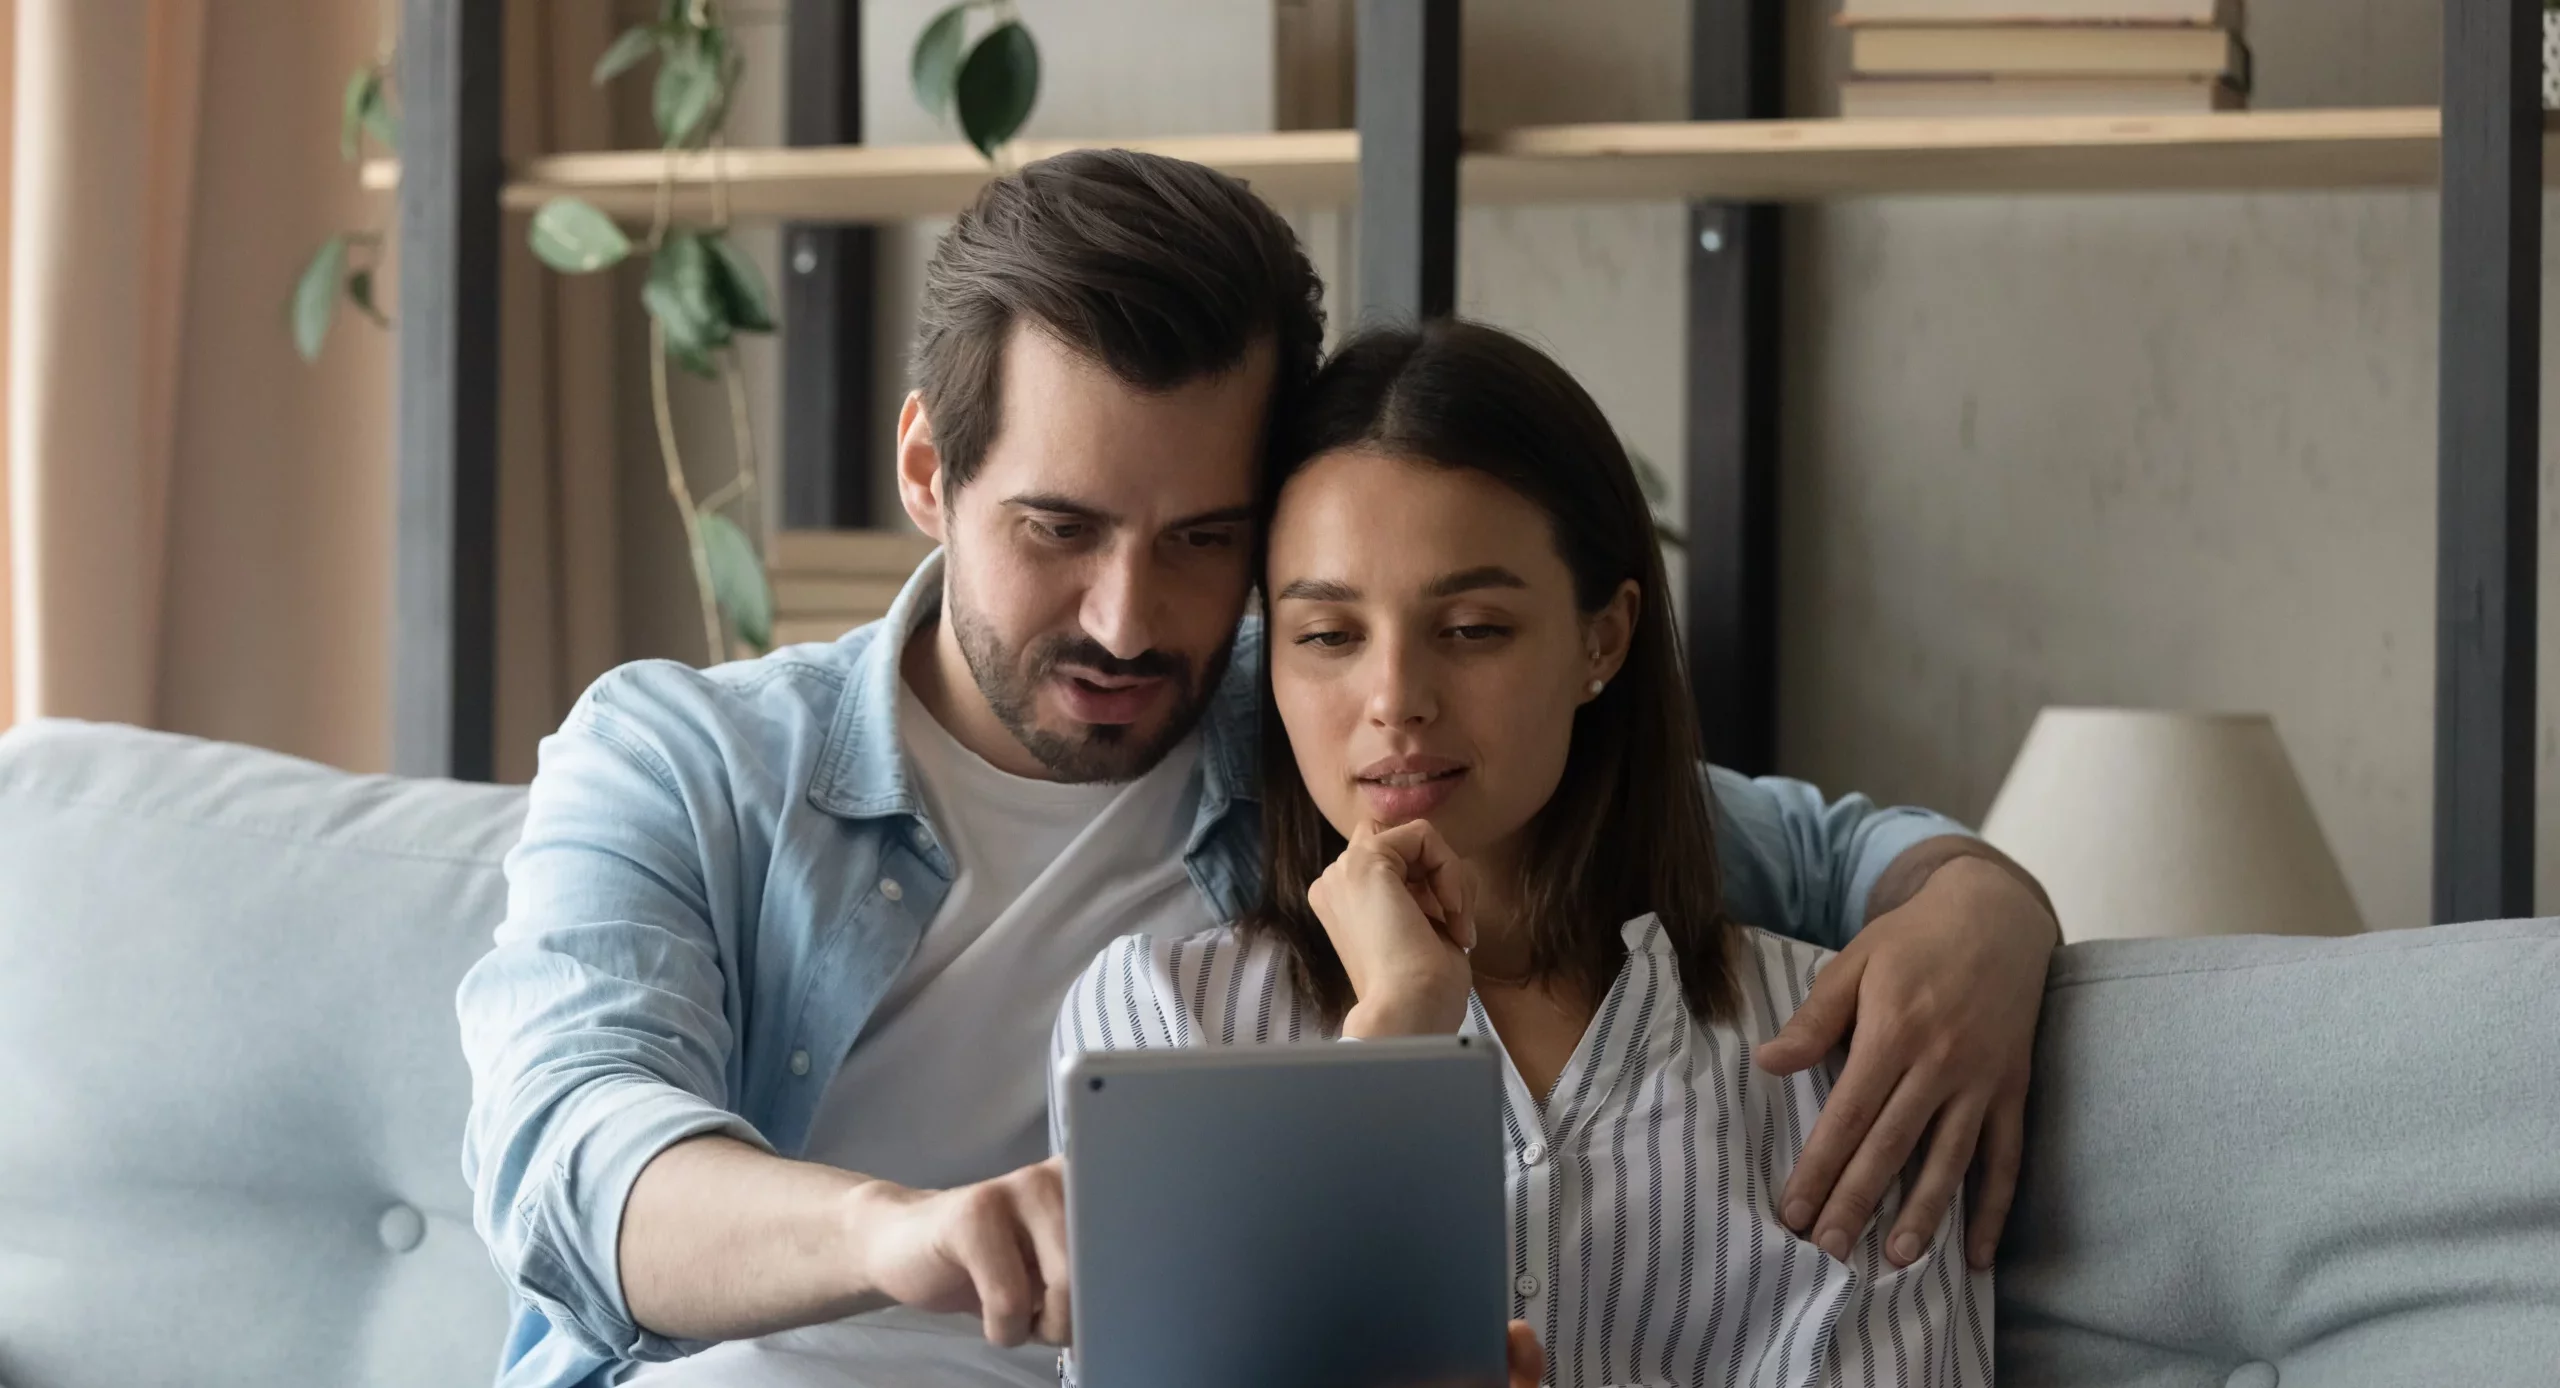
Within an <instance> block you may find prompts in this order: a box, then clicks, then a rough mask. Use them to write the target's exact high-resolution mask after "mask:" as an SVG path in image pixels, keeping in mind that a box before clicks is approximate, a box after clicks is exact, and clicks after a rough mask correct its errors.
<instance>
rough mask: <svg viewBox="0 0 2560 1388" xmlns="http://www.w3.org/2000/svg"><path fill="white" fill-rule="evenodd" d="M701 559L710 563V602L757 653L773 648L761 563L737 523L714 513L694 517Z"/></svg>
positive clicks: (769, 605) (769, 596) (770, 613)
mask: <svg viewBox="0 0 2560 1388" xmlns="http://www.w3.org/2000/svg"><path fill="white" fill-rule="evenodd" d="M696 519H697V520H699V521H700V522H701V525H702V548H703V551H704V556H705V557H706V558H708V559H709V560H710V561H711V600H712V601H713V602H715V603H718V604H719V605H720V611H721V614H722V615H724V616H726V617H727V618H728V619H729V624H730V625H731V626H733V627H735V628H736V629H737V632H738V635H739V636H740V637H741V638H743V639H744V640H745V641H746V643H747V644H748V645H750V646H753V647H754V648H755V649H756V650H757V651H758V652H759V653H761V652H763V651H767V650H771V649H772V648H773V589H772V588H771V587H770V586H768V585H767V584H766V582H765V576H764V562H763V561H762V560H760V559H758V558H757V557H756V547H755V546H754V545H753V544H750V543H749V542H748V540H747V532H746V531H744V530H741V529H739V528H738V524H737V522H735V521H733V520H731V519H729V518H728V517H727V516H724V515H721V514H719V513H718V512H715V511H701V512H697V513H696Z"/></svg>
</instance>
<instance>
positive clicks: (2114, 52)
mask: <svg viewBox="0 0 2560 1388" xmlns="http://www.w3.org/2000/svg"><path fill="white" fill-rule="evenodd" d="M2240 5H2241V0H1843V3H1842V7H1841V15H1840V24H1841V27H1843V28H1845V29H1846V30H1848V33H1849V77H1848V79H1847V80H1846V81H1844V82H1843V83H1842V84H1841V87H1840V114H1842V115H1844V116H1851V117H1858V116H1967V115H2021V116H2024V115H2044V116H2054V115H2121V114H2140V115H2157V114H2164V113H2180V112H2199V111H2229V110H2237V109H2239V108H2240V107H2242V106H2245V105H2247V104H2248V94H2249V49H2248V46H2247V45H2246V44H2244V43H2242V42H2241V39H2240Z"/></svg>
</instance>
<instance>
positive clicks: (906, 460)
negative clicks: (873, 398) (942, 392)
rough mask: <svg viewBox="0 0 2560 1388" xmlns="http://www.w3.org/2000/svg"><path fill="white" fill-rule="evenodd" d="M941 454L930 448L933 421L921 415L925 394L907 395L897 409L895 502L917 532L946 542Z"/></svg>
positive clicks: (932, 447) (920, 392)
mask: <svg viewBox="0 0 2560 1388" xmlns="http://www.w3.org/2000/svg"><path fill="white" fill-rule="evenodd" d="M947 500H948V498H946V497H944V496H943V494H942V450H941V449H938V448H936V447H934V445H933V420H932V419H931V418H930V417H928V416H927V415H926V414H925V412H924V393H923V392H922V391H914V390H911V391H908V392H907V403H905V404H904V405H901V406H899V407H898V502H899V504H900V505H903V506H905V507H906V508H907V519H909V520H911V521H914V522H915V523H916V529H918V530H921V531H923V532H924V533H925V534H927V535H930V536H932V537H933V538H934V539H936V540H941V541H945V542H948V541H949V539H950V537H949V536H948V535H945V534H943V533H942V527H943V520H944V516H943V506H944V503H945V502H946V501H947Z"/></svg>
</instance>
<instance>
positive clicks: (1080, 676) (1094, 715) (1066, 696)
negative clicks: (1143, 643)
mask: <svg viewBox="0 0 2560 1388" xmlns="http://www.w3.org/2000/svg"><path fill="white" fill-rule="evenodd" d="M1056 680H1057V688H1058V693H1059V696H1060V698H1061V700H1062V701H1063V702H1064V703H1065V704H1066V706H1067V716H1068V717H1070V718H1072V719H1074V720H1075V721H1077V722H1079V723H1089V724H1129V723H1135V722H1137V721H1138V720H1139V719H1141V718H1143V717H1145V716H1146V713H1147V710H1148V709H1149V708H1151V707H1153V706H1154V704H1155V702H1156V696H1157V694H1158V693H1159V692H1160V691H1162V690H1163V689H1165V688H1166V687H1167V686H1168V685H1169V684H1170V683H1171V681H1169V680H1167V679H1166V678H1165V677H1164V676H1162V675H1107V674H1104V673H1102V672H1101V671H1099V670H1086V669H1076V668H1074V667H1070V666H1061V667H1059V669H1058V671H1057V674H1056Z"/></svg>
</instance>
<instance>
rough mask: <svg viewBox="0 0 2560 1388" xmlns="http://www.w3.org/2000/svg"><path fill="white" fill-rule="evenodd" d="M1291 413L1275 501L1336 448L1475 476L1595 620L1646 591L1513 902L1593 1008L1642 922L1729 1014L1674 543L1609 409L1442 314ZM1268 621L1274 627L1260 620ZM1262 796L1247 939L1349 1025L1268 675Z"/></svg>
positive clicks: (1346, 349) (1358, 352)
mask: <svg viewBox="0 0 2560 1388" xmlns="http://www.w3.org/2000/svg"><path fill="white" fill-rule="evenodd" d="M1293 413H1294V416H1295V417H1294V419H1292V420H1291V421H1290V422H1289V424H1288V425H1287V426H1286V427H1285V428H1284V429H1283V430H1282V431H1281V433H1280V438H1281V446H1280V448H1279V450H1278V451H1277V452H1276V453H1275V455H1274V457H1273V459H1272V466H1271V469H1270V474H1269V476H1268V478H1267V480H1266V491H1267V493H1268V496H1269V498H1271V499H1276V498H1277V497H1278V495H1279V493H1280V490H1281V488H1283V487H1285V486H1286V485H1287V483H1288V481H1289V478H1290V477H1292V476H1293V475H1295V474H1296V472H1297V471H1298V469H1300V468H1302V467H1304V466H1305V465H1306V464H1307V462H1308V461H1310V460H1312V459H1314V458H1316V457H1319V456H1321V455H1323V454H1326V453H1330V452H1333V451H1335V450H1338V449H1344V448H1353V447H1365V448H1372V449H1376V450H1378V451H1380V452H1384V453H1388V454H1392V455H1394V456H1396V457H1400V458H1408V459H1412V460H1415V461H1418V462H1424V463H1429V464H1433V465H1436V466H1439V467H1447V468H1465V469H1469V470H1471V471H1475V472H1481V473H1483V474H1485V475H1486V476H1489V477H1491V478H1493V479H1494V480H1495V481H1497V482H1500V483H1502V484H1503V485H1504V486H1506V487H1509V488H1510V489H1511V490H1512V491H1514V492H1517V493H1519V494H1520V495H1521V496H1523V497H1525V498H1527V499H1528V500H1529V501H1530V502H1531V503H1533V504H1534V505H1536V506H1537V508H1538V509H1539V510H1540V511H1542V512H1544V513H1545V514H1546V516H1547V519H1548V522H1549V524H1550V525H1551V526H1552V527H1553V530H1554V536H1555V544H1556V550H1557V552H1558V553H1559V554H1560V555H1562V556H1563V559H1564V562H1565V565H1566V567H1567V568H1568V569H1570V570H1571V571H1572V573H1573V583H1574V598H1575V605H1576V606H1577V607H1579V608H1580V609H1581V610H1582V611H1583V612H1584V613H1585V614H1586V615H1588V614H1591V613H1596V612H1598V611H1599V610H1600V608H1601V607H1602V606H1604V605H1605V604H1606V603H1607V602H1608V601H1609V599H1610V598H1611V597H1612V596H1613V595H1614V594H1615V593H1616V592H1617V591H1618V585H1620V584H1621V583H1624V582H1626V581H1628V580H1630V579H1632V580H1634V581H1635V584H1636V587H1637V589H1638V591H1639V593H1640V595H1641V598H1640V602H1639V608H1638V611H1637V614H1636V622H1635V631H1634V634H1633V640H1632V642H1631V644H1630V645H1629V647H1628V651H1627V659H1626V664H1625V666H1624V667H1623V668H1621V669H1620V670H1619V672H1618V676H1617V678H1616V679H1613V680H1611V681H1610V682H1609V686H1608V688H1607V689H1605V690H1603V691H1602V692H1601V694H1600V695H1599V696H1598V697H1597V698H1594V699H1592V700H1591V701H1590V702H1589V703H1586V704H1584V705H1583V706H1582V708H1581V709H1580V711H1579V712H1577V713H1576V714H1575V715H1574V721H1573V745H1572V748H1571V750H1570V751H1569V752H1568V753H1567V754H1566V758H1565V767H1564V775H1563V778H1562V779H1561V780H1560V781H1559V782H1558V783H1557V785H1556V790H1555V794H1554V796H1553V797H1551V798H1550V799H1549V800H1548V801H1547V803H1546V805H1545V806H1544V807H1543V808H1541V809H1540V810H1539V811H1538V813H1537V815H1536V817H1535V818H1534V819H1532V820H1531V821H1530V824H1529V826H1528V828H1527V830H1526V831H1525V834H1524V840H1523V841H1524V851H1523V852H1522V854H1521V859H1520V880H1519V881H1518V882H1517V883H1515V884H1513V893H1512V897H1511V899H1512V900H1514V901H1515V902H1517V903H1518V905H1519V909H1520V913H1521V916H1520V920H1521V924H1522V925H1523V926H1524V927H1525V928H1526V929H1527V930H1528V932H1529V938H1530V954H1529V958H1530V973H1531V976H1532V977H1533V978H1536V979H1539V980H1546V981H1556V982H1564V983H1569V984H1571V985H1573V986H1575V987H1577V988H1578V989H1580V990H1581V991H1582V993H1583V995H1584V996H1586V997H1588V998H1591V999H1593V1000H1594V1001H1595V1002H1596V1001H1597V1000H1598V999H1599V998H1601V997H1602V996H1603V995H1605V994H1606V993H1607V992H1608V990H1609V987H1610V985H1611V983H1612V982H1614V981H1615V980H1616V978H1617V975H1618V971H1619V969H1620V967H1621V966H1622V965H1623V963H1624V961H1625V958H1626V945H1625V942H1624V940H1623V939H1622V938H1621V935H1620V927H1621V926H1623V925H1624V924H1625V923H1626V922H1627V921H1630V920H1633V919H1635V918H1636V917H1638V916H1641V915H1643V914H1645V913H1646V912H1648V911H1650V912H1653V913H1655V914H1657V915H1659V916H1660V917H1661V919H1662V924H1663V928H1664V929H1665V930H1666V931H1668V932H1669V935H1670V940H1671V945H1672V948H1673V950H1674V951H1675V953H1676V955H1677V957H1678V959H1679V963H1680V977H1681V983H1682V987H1683V991H1684V992H1685V993H1686V994H1687V998H1688V1003H1689V1008H1690V1010H1691V1012H1693V1013H1694V1014H1695V1015H1697V1016H1698V1017H1700V1018H1701V1019H1706V1020H1714V1019H1719V1018H1723V1017H1726V1016H1729V1015H1731V1011H1732V999H1733V994H1734V982H1733V974H1732V966H1731V964H1730V962H1729V958H1728V955H1727V937H1728V933H1729V932H1728V930H1727V927H1726V920H1725V916H1724V912H1723V907H1722V902H1721V897H1720V894H1719V888H1718V880H1717V874H1716V856H1715V835H1714V832H1713V830H1712V827H1711V824H1710V821H1709V819H1708V801H1707V793H1706V788H1705V784H1704V776H1703V771H1702V768H1701V766H1700V763H1699V743H1698V733H1697V725H1696V723H1695V722H1694V720H1693V719H1692V718H1691V716H1690V711H1689V707H1690V706H1689V683H1688V678H1687V676H1686V674H1685V672H1684V670H1683V668H1682V664H1681V659H1680V648H1679V645H1678V643H1677V642H1676V641H1675V640H1674V638H1673V635H1672V629H1671V614H1670V610H1669V604H1668V603H1667V601H1666V600H1665V598H1666V595H1667V593H1668V591H1669V590H1668V588H1667V586H1666V584H1665V581H1664V578H1663V571H1662V551H1661V549H1660V548H1659V542H1658V540H1657V538H1656V536H1655V532H1654V525H1653V511H1652V508H1651V507H1650V506H1649V505H1647V503H1646V501H1645V496H1644V491H1643V489H1642V488H1641V487H1639V486H1638V485H1637V483H1636V476H1635V469H1634V468H1633V467H1631V466H1630V465H1629V464H1628V461H1627V454H1626V449H1625V447H1624V446H1623V445H1622V444H1620V443H1619V442H1618V436H1617V432H1616V431H1615V430H1613V429H1611V428H1610V427H1609V421H1608V419H1607V417H1606V416H1604V415H1603V414H1602V413H1601V412H1600V407H1599V406H1598V405H1597V404H1596V403H1594V402H1593V401H1592V399H1591V396H1590V395H1589V394H1588V393H1586V392H1585V391H1584V390H1583V389H1582V387H1581V386H1580V385H1579V384H1577V383H1576V382H1575V381H1574V379H1573V377H1572V376H1570V375H1569V374H1567V373H1566V372H1565V370H1564V369H1563V368H1562V367H1560V366H1558V365H1556V364H1555V363H1554V362H1553V361H1551V360H1549V359H1548V358H1547V357H1546V355H1545V354H1543V353H1541V352H1539V351H1538V350H1537V349H1536V348H1534V347H1531V346H1530V345H1529V344H1527V343H1525V342H1522V341H1521V340H1520V339H1518V338H1515V337H1513V336H1511V335H1510V334H1508V333H1505V332H1502V331H1500V330H1499V329H1495V328H1490V327H1486V326H1484V325H1482V324H1478V323H1468V322H1464V321H1459V320H1439V321H1434V322H1431V323H1427V324H1425V325H1423V326H1422V327H1419V328H1413V327H1401V326H1399V327H1386V328H1373V329H1370V330H1368V331H1365V332H1362V333H1360V334H1359V335H1357V336H1355V337H1354V338H1353V339H1352V340H1351V341H1349V342H1348V343H1346V344H1344V346H1343V347H1342V349H1341V350H1340V351H1339V352H1337V353H1336V354H1335V355H1334V357H1333V359H1332V360H1331V361H1330V362H1328V363H1327V364H1326V365H1325V367H1324V369H1323V370H1322V371H1320V372H1318V373H1317V375H1316V378H1315V381H1314V382H1313V383H1312V384H1311V385H1310V386H1309V387H1308V388H1307V391H1306V393H1305V394H1304V395H1302V396H1301V397H1300V400H1299V403H1298V408H1297V409H1296V410H1295V411H1294V412H1293ZM1265 514H1269V512H1268V511H1267V510H1266V512H1265ZM1267 586H1268V585H1266V587H1267ZM1266 602H1267V600H1266ZM1264 617H1265V621H1266V629H1267V623H1268V619H1269V613H1268V611H1267V610H1266V612H1265V614H1264ZM1262 794H1263V803H1262V835H1263V860H1264V866H1265V872H1264V874H1263V894H1262V900H1261V902H1260V904H1259V905H1258V906H1257V907H1256V908H1255V910H1254V911H1253V913H1252V914H1251V915H1250V916H1248V917H1247V918H1246V921H1245V928H1246V929H1247V931H1248V932H1252V933H1259V934H1267V935H1269V936H1270V937H1271V938H1273V939H1275V940H1277V941H1278V942H1279V944H1280V945H1281V946H1282V948H1284V949H1285V950H1287V951H1288V953H1289V955H1290V958H1291V961H1292V965H1293V970H1294V972H1295V973H1296V975H1297V981H1298V985H1299V987H1300V988H1301V989H1302V990H1303V991H1304V992H1305V994H1306V995H1307V996H1308V997H1309V998H1311V999H1313V1000H1314V1001H1315V1002H1316V1003H1317V1004H1318V1006H1319V1007H1320V1009H1321V1010H1322V1011H1323V1013H1324V1015H1325V1016H1326V1017H1327V1018H1328V1019H1329V1020H1331V1021H1333V1022H1336V1023H1339V1022H1340V1020H1341V1018H1342V1014H1343V1013H1345V1012H1346V1011H1348V1010H1349V1009H1350V1006H1351V1004H1352V1002H1353V1001H1354V1000H1355V999H1354V998H1353V997H1352V993H1351V982H1350V979H1349V978H1348V977H1347V976H1346V975H1345V974H1344V972H1343V968H1342V960H1341V958H1340V957H1339V956H1338V955H1336V954H1335V953H1334V950H1333V945H1332V942H1331V941H1330V940H1329V939H1328V938H1327V937H1326V935H1325V931H1324V926H1323V924H1322V923H1321V922H1319V921H1318V920H1317V919H1316V916H1315V912H1314V911H1313V910H1312V909H1310V908H1309V907H1308V905H1307V888H1308V887H1309V886H1310V885H1311V884H1313V883H1314V881H1315V880H1316V878H1317V877H1318V876H1319V875H1320V874H1322V873H1323V871H1324V870H1325V868H1326V867H1327V866H1329V865H1330V864H1331V863H1332V862H1333V860H1334V859H1335V858H1337V857H1339V856H1341V854H1342V851H1343V849H1344V847H1345V846H1346V845H1345V843H1344V840H1343V837H1342V835H1341V834H1339V833H1337V832H1335V831H1334V828H1333V826H1332V825H1330V824H1328V823H1326V822H1325V818H1324V816H1323V814H1322V813H1320V812H1319V811H1318V810H1317V809H1316V805H1315V801H1314V800H1313V799H1312V798H1311V797H1310V796H1309V795H1308V794H1307V787H1306V782H1305V781H1304V780H1302V779H1301V778H1300V777H1299V775H1298V760H1297V757H1296V755H1295V754H1294V753H1293V752H1292V751H1291V750H1290V746H1289V733H1288V730H1287V729H1286V728H1285V727H1283V726H1282V725H1281V722H1280V714H1279V710H1278V708H1277V707H1276V706H1275V705H1274V703H1273V701H1272V695H1271V684H1270V680H1269V678H1268V677H1267V676H1266V677H1265V679H1264V681H1263V687H1262Z"/></svg>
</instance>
